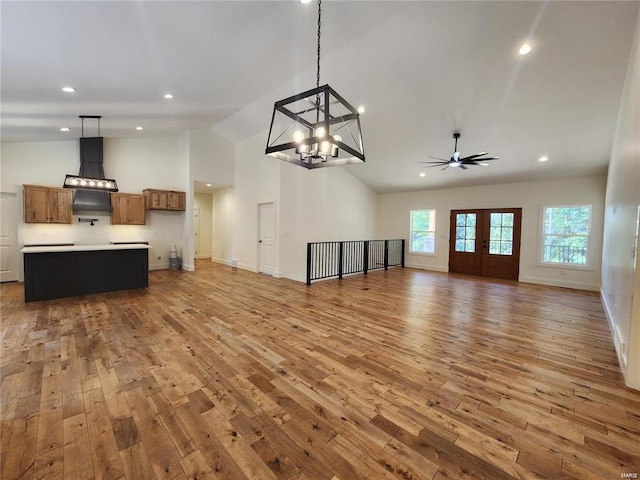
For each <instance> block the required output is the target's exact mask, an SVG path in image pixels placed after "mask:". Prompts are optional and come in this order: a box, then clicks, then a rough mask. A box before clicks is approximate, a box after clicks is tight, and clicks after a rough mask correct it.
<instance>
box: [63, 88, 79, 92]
mask: <svg viewBox="0 0 640 480" xmlns="http://www.w3.org/2000/svg"><path fill="white" fill-rule="evenodd" d="M62 91H63V92H65V93H73V92H75V91H76V89H75V88H73V87H62Z"/></svg>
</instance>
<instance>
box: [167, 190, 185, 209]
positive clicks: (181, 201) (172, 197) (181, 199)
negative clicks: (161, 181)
mask: <svg viewBox="0 0 640 480" xmlns="http://www.w3.org/2000/svg"><path fill="white" fill-rule="evenodd" d="M185 200H186V198H185V193H184V192H169V204H168V206H169V210H182V211H183V210H185V203H186V202H185Z"/></svg>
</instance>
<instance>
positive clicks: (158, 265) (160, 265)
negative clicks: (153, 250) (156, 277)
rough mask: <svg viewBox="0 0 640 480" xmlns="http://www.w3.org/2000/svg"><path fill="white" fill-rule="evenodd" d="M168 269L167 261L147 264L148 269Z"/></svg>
mask: <svg viewBox="0 0 640 480" xmlns="http://www.w3.org/2000/svg"><path fill="white" fill-rule="evenodd" d="M168 269H169V264H168V263H154V264H153V265H149V271H152V270H168Z"/></svg>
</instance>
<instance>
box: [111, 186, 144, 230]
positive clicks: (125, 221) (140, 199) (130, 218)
mask: <svg viewBox="0 0 640 480" xmlns="http://www.w3.org/2000/svg"><path fill="white" fill-rule="evenodd" d="M111 206H112V207H113V210H112V211H111V224H112V225H144V224H145V223H146V210H145V198H144V195H135V194H129V193H112V194H111Z"/></svg>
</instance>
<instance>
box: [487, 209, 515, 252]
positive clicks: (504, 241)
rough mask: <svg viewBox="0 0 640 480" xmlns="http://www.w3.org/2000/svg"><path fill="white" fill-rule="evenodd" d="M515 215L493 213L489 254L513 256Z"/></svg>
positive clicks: (490, 221) (490, 220) (490, 223)
mask: <svg viewBox="0 0 640 480" xmlns="http://www.w3.org/2000/svg"><path fill="white" fill-rule="evenodd" d="M514 217H515V215H514V214H513V213H503V212H500V213H491V215H490V216H489V253H491V254H493V255H512V254H513V219H514Z"/></svg>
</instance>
